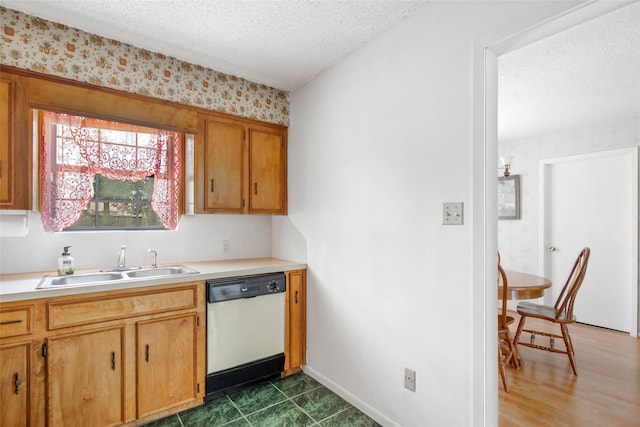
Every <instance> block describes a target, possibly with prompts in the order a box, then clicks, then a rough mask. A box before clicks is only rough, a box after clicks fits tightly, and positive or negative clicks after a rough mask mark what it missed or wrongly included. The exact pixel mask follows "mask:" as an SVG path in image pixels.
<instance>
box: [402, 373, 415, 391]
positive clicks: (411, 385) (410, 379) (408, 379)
mask: <svg viewBox="0 0 640 427" xmlns="http://www.w3.org/2000/svg"><path fill="white" fill-rule="evenodd" d="M404 388H406V389H407V390H411V391H416V371H414V370H413V369H409V368H404Z"/></svg>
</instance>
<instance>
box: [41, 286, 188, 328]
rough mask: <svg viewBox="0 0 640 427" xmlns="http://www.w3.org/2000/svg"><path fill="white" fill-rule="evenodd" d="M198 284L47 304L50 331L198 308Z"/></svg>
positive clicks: (56, 301)
mask: <svg viewBox="0 0 640 427" xmlns="http://www.w3.org/2000/svg"><path fill="white" fill-rule="evenodd" d="M196 306H197V287H196V286H195V285H192V286H185V287H181V288H176V289H164V290H157V291H153V290H150V291H143V292H136V293H132V294H126V295H117V296H103V297H95V298H83V299H79V300H71V301H69V300H68V301H59V300H55V301H50V302H48V303H47V316H48V322H47V323H48V327H49V330H52V329H59V328H66V327H70V326H79V325H86V324H90V323H96V322H105V321H108V320H116V319H124V318H129V317H134V316H144V315H148V314H155V313H163V312H167V311H174V310H183V309H189V308H195V307H196Z"/></svg>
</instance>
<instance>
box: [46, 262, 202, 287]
mask: <svg viewBox="0 0 640 427" xmlns="http://www.w3.org/2000/svg"><path fill="white" fill-rule="evenodd" d="M185 274H198V272H197V271H196V270H194V269H191V268H189V267H185V266H184V265H175V266H167V267H158V268H145V269H139V270H126V271H113V272H99V273H87V274H74V275H71V276H44V277H43V278H42V280H40V283H38V286H36V289H45V288H56V287H63V286H83V285H99V284H104V283H109V282H115V281H128V280H139V279H152V278H161V277H172V276H176V275H185Z"/></svg>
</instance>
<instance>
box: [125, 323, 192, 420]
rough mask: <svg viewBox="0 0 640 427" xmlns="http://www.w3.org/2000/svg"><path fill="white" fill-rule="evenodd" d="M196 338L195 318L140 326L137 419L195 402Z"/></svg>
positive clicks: (138, 331)
mask: <svg viewBox="0 0 640 427" xmlns="http://www.w3.org/2000/svg"><path fill="white" fill-rule="evenodd" d="M195 337H196V316H195V315H187V316H180V317H173V318H169V319H156V320H150V321H146V322H139V323H138V325H137V340H136V341H137V343H138V354H137V358H136V359H137V367H138V381H137V396H138V405H137V407H138V410H137V412H138V418H141V417H144V416H147V415H151V414H154V413H157V412H160V411H163V410H166V409H169V408H172V407H174V406H180V405H183V404H185V403H188V402H195V401H196V398H197V392H196V384H197V383H198V379H197V378H196V377H195V372H196V369H195V354H196V346H195V343H196V339H195Z"/></svg>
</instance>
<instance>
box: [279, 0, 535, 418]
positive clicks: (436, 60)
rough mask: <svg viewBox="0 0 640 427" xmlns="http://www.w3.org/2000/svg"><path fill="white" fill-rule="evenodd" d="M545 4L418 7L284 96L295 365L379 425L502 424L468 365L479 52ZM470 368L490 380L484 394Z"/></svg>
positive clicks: (477, 284) (475, 283) (474, 354)
mask: <svg viewBox="0 0 640 427" xmlns="http://www.w3.org/2000/svg"><path fill="white" fill-rule="evenodd" d="M540 8H544V5H541V4H540V3H539V2H428V3H427V6H426V7H424V8H423V9H421V10H419V11H417V12H416V13H415V14H414V15H413V16H411V17H410V18H408V19H407V20H406V21H405V22H403V23H401V24H399V25H398V26H396V27H394V28H392V29H391V30H389V31H388V32H386V33H385V34H383V35H381V36H380V37H378V38H377V39H375V40H374V41H372V42H370V43H368V44H367V45H365V46H364V47H362V48H361V49H359V50H357V51H356V52H354V53H352V54H351V55H349V56H348V57H346V58H345V59H343V60H342V61H341V62H339V63H338V64H336V65H335V66H333V67H332V68H330V69H329V70H327V71H325V72H324V73H322V74H321V75H319V76H317V77H316V78H315V79H314V80H312V81H310V82H309V83H307V84H306V85H305V86H304V87H302V88H300V89H298V90H296V91H295V92H293V93H292V94H291V120H290V127H289V139H290V141H294V142H295V143H294V144H291V145H290V146H289V152H288V155H289V177H290V180H289V220H290V221H291V224H292V226H293V227H294V228H295V229H297V230H299V232H300V234H301V235H302V236H304V239H305V240H306V247H307V265H308V266H309V270H308V276H307V277H308V301H309V305H308V307H307V316H308V317H307V321H308V331H307V366H306V368H305V369H306V371H307V372H308V373H310V374H311V375H313V376H315V377H317V378H319V379H321V380H322V382H323V383H324V384H325V385H327V386H329V387H330V388H332V389H333V390H336V391H337V392H339V393H340V394H342V395H343V396H345V397H346V398H347V399H348V400H350V401H351V402H353V403H354V404H355V405H356V406H358V407H359V408H361V409H363V410H364V411H365V412H367V413H368V414H371V415H372V416H374V417H375V418H376V419H377V420H378V421H379V422H380V423H382V424H383V425H385V426H406V427H422V426H470V425H481V424H482V422H483V421H475V420H476V419H479V418H482V419H483V420H484V422H486V423H487V424H486V425H492V424H493V423H495V424H496V425H497V413H496V412H497V393H498V389H497V384H498V383H497V381H498V379H497V377H498V376H497V367H496V368H495V370H494V371H493V373H495V377H494V376H493V375H484V374H483V372H480V373H478V372H475V371H474V367H476V366H477V365H476V364H475V360H477V359H482V358H483V354H484V351H485V350H484V347H482V348H481V349H480V348H478V346H476V345H475V343H476V342H483V337H476V336H474V330H477V329H474V322H476V321H478V319H477V316H476V318H474V314H475V313H481V312H482V310H483V307H473V301H474V300H478V297H477V293H478V292H479V291H480V292H482V289H483V288H482V280H483V278H482V277H474V274H473V271H472V265H473V261H474V259H477V258H474V257H481V256H482V254H474V253H473V251H472V247H473V245H474V243H475V240H474V238H475V237H477V236H478V235H480V234H481V233H482V230H477V229H474V226H473V225H474V224H478V222H477V221H474V219H476V218H474V212H478V211H479V209H478V208H474V204H475V203H478V205H479V206H482V200H480V199H482V198H483V197H484V195H483V194H482V193H480V194H477V192H476V193H474V186H473V176H474V167H478V165H473V163H472V162H473V160H472V159H473V152H474V145H473V144H474V141H473V140H472V135H473V129H472V125H473V122H474V120H473V113H472V111H473V100H474V97H473V93H474V92H473V81H474V73H473V69H474V67H473V46H474V40H477V38H479V37H481V36H484V35H486V34H491V33H493V32H496V31H498V29H501V28H504V26H506V25H507V24H511V23H513V22H514V21H516V20H518V19H520V18H524V17H527V16H528V15H530V14H533V13H534V12H536V11H539V10H540ZM516 30H518V28H514V32H515V31H516ZM476 173H477V172H476ZM476 198H477V199H476ZM451 201H462V202H464V203H465V206H464V212H465V218H464V225H461V226H457V225H456V226H453V225H447V226H444V225H442V203H443V202H451ZM480 300H483V298H480ZM494 307H495V305H494ZM489 308H491V306H489ZM494 311H495V309H494ZM487 363H491V366H496V365H494V364H495V359H493V358H491V360H490V361H489V362H487ZM405 367H408V368H411V369H414V370H415V371H416V378H417V380H416V391H415V392H411V391H409V390H407V389H405V388H404V386H403V384H404V382H403V378H404V368H405ZM488 373H489V374H491V373H492V372H491V371H488ZM489 376H490V377H491V378H490V379H489ZM474 378H475V379H477V378H487V379H486V384H488V386H487V387H489V388H488V389H487V390H488V391H487V395H486V396H485V394H483V393H482V392H479V390H483V387H484V386H485V384H484V382H483V383H482V384H478V383H476V382H475V381H474ZM480 381H482V380H480ZM492 383H493V384H495V387H491V384H492ZM491 402H495V411H492V408H491V407H489V406H491ZM478 413H480V414H486V417H487V418H483V416H484V415H481V416H480V417H479V418H476V416H477V414H478ZM492 417H495V418H492Z"/></svg>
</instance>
